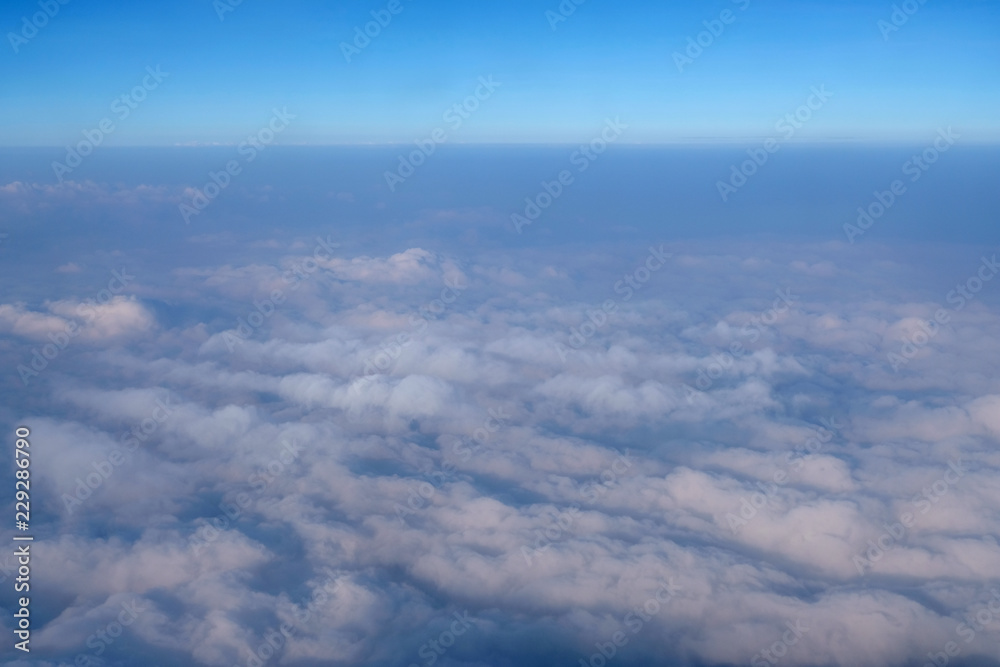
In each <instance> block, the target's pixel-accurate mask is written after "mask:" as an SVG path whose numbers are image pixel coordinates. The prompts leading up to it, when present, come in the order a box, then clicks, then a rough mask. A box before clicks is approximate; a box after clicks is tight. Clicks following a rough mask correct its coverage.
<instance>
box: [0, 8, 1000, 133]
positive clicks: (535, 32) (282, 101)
mask: <svg viewBox="0 0 1000 667" xmlns="http://www.w3.org/2000/svg"><path fill="white" fill-rule="evenodd" d="M401 1H402V6H403V11H402V12H401V13H399V14H398V15H396V16H394V17H393V20H392V22H391V23H390V24H389V25H388V26H387V27H386V28H385V29H384V30H383V31H382V33H381V34H380V35H379V36H378V37H377V38H375V39H374V40H373V41H372V43H371V45H370V46H368V47H367V48H365V49H364V50H363V51H362V52H361V53H360V54H357V55H355V56H354V58H353V60H352V62H350V63H348V62H347V61H346V60H345V58H344V56H343V54H342V53H341V49H340V44H341V42H347V41H350V40H351V39H352V37H353V34H354V28H355V27H356V26H360V25H363V24H364V23H365V22H366V21H369V20H371V16H370V12H371V11H372V10H378V9H382V8H384V7H385V6H386V4H387V2H371V3H364V4H362V3H321V2H315V1H308V0H301V1H296V2H283V3H280V4H279V3H265V2H260V1H259V0H247V1H245V2H243V3H242V4H240V5H238V6H236V7H235V8H234V9H233V11H231V12H226V13H225V15H224V20H220V18H219V16H218V13H217V11H216V9H215V8H214V7H213V3H212V2H211V1H210V0H197V1H195V0H179V1H176V2H170V3H128V4H125V5H122V4H120V3H111V2H100V1H97V0H71V1H70V2H69V3H68V4H66V5H61V6H60V7H59V11H58V13H57V14H56V16H54V17H53V18H52V19H51V20H50V21H49V22H48V25H46V26H44V27H43V28H41V29H40V30H39V31H38V34H37V35H36V36H34V37H33V38H31V39H30V40H28V42H27V43H23V44H19V45H18V50H17V53H15V50H14V48H13V46H12V45H11V39H10V36H9V33H11V32H14V33H17V32H19V31H20V30H21V26H22V17H24V16H29V15H31V14H33V13H35V12H38V11H39V5H38V4H37V2H29V1H27V0H12V1H10V2H6V3H4V4H3V9H2V11H0V27H2V29H3V31H4V35H5V39H4V42H5V43H4V45H3V46H2V49H0V51H2V53H3V55H0V81H2V82H3V84H2V87H0V145H8V146H11V145H18V146H25V145H27V146H31V145H38V146H65V145H67V144H69V143H70V142H74V141H78V140H79V138H80V137H81V133H82V132H83V131H84V130H87V129H90V128H93V127H96V126H97V124H98V123H99V121H100V120H101V119H102V118H105V117H113V114H112V113H111V112H110V106H111V103H112V102H113V100H114V99H115V98H116V97H118V96H119V95H121V94H123V93H125V92H127V91H128V90H130V89H131V88H132V87H134V86H136V85H137V84H139V83H140V81H141V80H142V77H143V76H144V73H145V68H146V67H147V66H154V67H155V66H156V65H159V66H161V67H162V69H163V71H165V72H169V73H170V76H169V78H167V79H166V81H164V83H163V84H162V85H161V86H160V87H159V88H158V89H156V90H154V91H152V92H151V93H150V94H149V97H148V98H147V100H146V101H145V102H143V103H142V105H141V106H140V107H139V109H137V110H136V112H135V113H134V114H132V115H131V116H130V117H129V118H127V119H125V120H123V121H121V122H119V123H116V131H115V132H114V133H113V134H112V135H111V136H110V137H109V138H108V140H107V145H174V144H190V143H197V144H213V143H220V144H232V143H238V142H239V141H240V140H242V138H244V137H245V136H246V134H247V133H248V132H252V131H255V130H256V129H258V128H260V127H262V126H263V125H264V124H265V123H266V122H267V120H268V119H269V118H270V114H271V109H272V108H273V107H279V108H281V107H287V108H288V110H289V111H290V112H292V113H295V114H297V116H298V118H297V119H296V122H295V123H294V124H293V126H292V127H291V128H289V130H288V131H287V132H286V133H284V134H283V135H282V136H281V137H280V141H281V142H282V143H290V144H345V143H346V144H352V143H408V142H410V141H413V140H414V139H417V138H419V137H425V136H427V135H429V133H430V131H431V130H433V129H434V128H436V127H446V124H445V123H444V122H443V120H442V114H443V113H444V111H445V110H446V109H448V108H449V107H451V106H452V105H453V104H455V103H456V102H459V101H460V100H462V99H463V98H465V97H466V96H467V95H469V94H470V93H472V92H473V90H474V89H475V88H476V86H477V79H478V78H479V77H480V76H484V75H493V77H494V78H495V80H496V81H498V82H500V83H501V84H502V86H501V87H500V89H499V90H497V92H496V93H495V95H494V96H493V97H492V98H490V99H489V100H487V101H486V102H485V103H484V104H483V106H482V108H481V109H480V110H478V111H477V112H476V113H475V114H474V115H473V116H472V117H471V118H470V119H469V120H468V122H466V123H465V124H464V125H463V127H461V128H460V129H459V130H456V131H453V132H449V141H451V142H456V143H457V142H470V143H473V142H487V143H493V142H501V143H508V142H510V143H523V142H532V143H535V142H540V143H560V142H577V141H581V140H586V139H589V138H590V137H591V136H593V134H594V132H595V131H597V130H599V129H600V127H601V126H602V125H603V122H604V119H605V118H607V117H615V116H620V117H621V118H622V120H623V121H625V122H628V123H629V124H630V125H631V128H630V131H629V134H628V136H627V137H626V138H625V141H626V142H635V143H657V142H672V141H678V140H680V141H690V140H719V139H722V140H725V139H737V140H738V139H744V138H748V137H765V136H770V135H773V134H774V133H775V131H774V125H775V122H776V121H777V120H778V119H780V118H781V117H783V116H784V115H785V114H787V113H789V112H792V111H794V110H795V109H796V107H798V106H799V105H800V104H802V103H803V102H804V101H805V100H806V98H807V97H808V95H809V90H810V87H811V86H814V85H820V84H825V85H826V86H827V88H828V89H829V90H830V91H831V92H833V93H834V97H833V98H832V99H831V100H830V101H829V102H828V103H827V104H826V105H824V106H823V108H821V109H820V110H819V111H817V112H816V114H815V117H814V118H813V119H812V120H811V121H810V122H809V123H807V124H806V125H805V126H804V127H803V128H802V129H801V131H799V132H798V133H797V134H796V139H804V140H830V139H852V140H864V141H886V140H888V141H897V140H900V141H914V140H917V141H922V140H923V139H924V138H925V137H926V136H928V135H929V134H933V132H934V130H935V129H936V128H937V127H939V126H947V125H953V126H955V127H956V128H962V129H963V130H964V132H965V135H964V136H965V137H966V140H967V141H982V142H995V141H997V140H1000V124H998V121H997V118H1000V114H998V111H1000V85H998V83H1000V72H998V69H997V63H998V62H1000V31H998V27H1000V5H998V4H997V3H996V2H994V1H992V0H966V1H963V2H947V1H945V0H928V2H927V3H926V4H924V5H922V6H920V9H919V10H918V11H917V12H916V13H915V14H914V15H913V16H912V17H911V18H909V20H908V21H907V22H906V23H905V24H904V25H902V26H901V27H900V29H899V30H898V31H894V32H892V33H891V34H890V35H889V37H888V39H884V38H883V34H882V32H881V31H880V29H879V25H878V22H879V21H880V20H885V21H888V20H889V19H890V16H891V15H892V12H893V5H892V3H891V2H883V1H874V0H847V1H844V0H837V1H811V2H781V1H764V0H750V2H749V5H748V6H746V8H745V10H741V9H740V7H742V6H744V5H745V0H741V1H740V2H731V1H729V0H725V1H723V0H714V1H712V2H705V3H660V2H646V1H637V2H629V3H611V2H607V1H606V0H603V1H602V0H589V1H588V2H585V3H584V4H582V5H581V6H580V7H578V8H577V10H576V11H575V13H574V14H573V15H572V16H570V17H569V18H568V20H566V21H564V22H561V23H559V24H558V26H557V27H556V29H555V30H553V29H552V27H551V26H550V23H549V20H548V19H547V18H546V11H556V10H557V8H558V5H559V3H558V2H557V0H551V1H548V2H524V1H519V0H511V1H509V2H504V3H496V4H487V3H469V2H434V1H432V0H419V1H416V2H413V1H407V0H401ZM678 4H680V6H678ZM331 5H337V6H331ZM727 9H729V10H731V11H732V12H733V13H734V15H735V16H736V20H735V21H734V22H733V23H732V24H730V25H728V26H726V27H725V31H724V32H723V33H722V34H721V35H720V36H719V37H718V38H717V39H716V40H715V41H714V43H712V44H711V45H710V46H708V47H707V48H706V49H705V51H704V53H703V54H702V55H700V56H699V57H698V58H697V59H696V60H695V61H694V62H693V63H691V64H689V65H688V66H687V67H686V68H685V69H684V71H683V72H679V71H678V69H677V67H676V66H675V64H674V61H673V57H672V55H673V53H674V52H675V51H682V50H684V49H685V48H686V46H687V43H688V41H687V40H688V38H689V37H695V36H696V35H697V34H698V32H699V31H702V30H704V27H703V25H702V22H703V21H710V20H713V19H716V18H718V17H719V15H720V13H721V12H723V11H724V10H727Z"/></svg>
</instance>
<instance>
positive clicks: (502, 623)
mask: <svg viewBox="0 0 1000 667" xmlns="http://www.w3.org/2000/svg"><path fill="white" fill-rule="evenodd" d="M18 187H19V188H20V187H21V186H18ZM14 190H18V188H14ZM15 194H16V193H15ZM445 221H447V220H445ZM311 245H312V242H311V241H310V242H308V243H305V242H303V243H298V244H294V243H293V244H291V245H289V244H287V243H275V244H267V245H266V247H263V248H258V249H257V250H261V251H265V252H270V251H273V252H274V253H275V259H274V260H273V261H269V260H266V259H261V256H260V255H255V256H254V258H253V260H252V261H250V260H249V259H245V260H243V261H240V260H239V258H238V257H235V256H225V257H219V258H218V259H217V261H216V263H215V264H212V265H190V264H188V263H186V262H180V264H181V265H178V266H171V267H169V270H168V272H167V281H168V283H169V286H164V287H162V288H157V289H159V290H160V292H158V293H160V294H162V297H163V299H164V300H169V301H170V304H171V307H173V308H182V307H189V308H191V309H192V310H191V312H194V313H198V314H200V315H203V317H199V318H197V320H196V321H195V319H193V318H191V317H188V318H174V319H171V318H166V317H164V318H160V317H155V318H154V316H153V315H152V310H151V307H150V306H147V305H144V303H143V302H140V301H138V300H135V299H131V298H126V297H116V298H115V299H114V300H111V301H109V302H108V303H106V304H104V305H102V306H100V308H101V309H103V310H99V309H98V308H97V307H95V309H94V317H93V321H92V322H88V321H85V318H81V316H80V313H79V312H78V310H77V309H78V307H79V305H80V304H79V303H77V302H75V301H72V300H61V301H60V300H56V301H50V302H47V303H46V305H45V307H44V310H38V309H29V308H27V307H26V306H24V305H23V304H22V302H20V301H18V302H12V303H9V304H6V305H3V306H0V327H2V331H3V333H4V339H3V344H4V346H3V347H0V352H2V351H3V350H6V349H10V346H11V345H15V344H16V343H17V342H18V341H27V342H28V343H29V344H35V341H38V340H41V339H43V338H44V337H46V336H47V335H48V334H49V333H50V332H51V331H52V330H54V329H59V328H60V327H64V326H65V325H66V324H67V323H68V322H70V321H79V322H80V326H81V331H82V332H83V334H82V335H84V337H85V338H87V340H88V341H89V342H90V343H91V344H92V345H96V346H101V345H103V344H106V347H105V348H104V349H101V350H100V352H99V354H96V355H89V356H83V355H80V356H79V357H74V358H73V359H67V360H66V363H65V364H64V365H63V366H62V367H61V368H60V371H59V373H60V382H58V383H52V384H51V385H43V387H42V389H40V390H39V391H45V392H47V393H46V394H45V395H44V396H42V397H40V399H42V398H43V399H44V401H42V400H38V401H36V402H25V403H24V405H23V408H22V409H23V413H24V414H26V415H27V416H25V417H21V416H20V415H19V416H18V419H17V421H18V423H27V424H29V425H30V426H31V427H32V431H33V432H32V438H33V442H34V443H37V444H33V449H32V453H33V456H35V457H36V458H35V459H33V460H32V474H33V477H32V483H33V487H32V488H33V489H34V493H36V494H37V500H36V503H37V508H38V511H39V512H40V514H39V519H38V523H37V524H36V525H37V531H38V539H39V542H38V545H39V547H41V545H44V548H39V549H38V551H37V558H36V560H35V561H34V569H33V574H32V577H33V579H32V586H33V594H34V595H35V596H37V597H36V599H37V600H38V602H37V603H36V604H37V607H36V609H37V610H38V611H37V612H35V613H37V617H36V618H37V621H36V622H37V626H36V631H37V634H36V635H34V637H35V642H36V645H37V649H34V647H33V653H35V652H37V657H38V659H39V660H40V661H43V662H44V661H48V663H49V664H52V665H64V664H73V661H74V660H75V658H76V656H78V655H81V654H82V655H83V656H84V657H85V658H91V659H93V660H94V661H95V662H94V663H93V664H118V663H121V664H140V663H139V662H136V661H137V660H138V661H140V662H141V664H161V665H192V664H198V665H209V666H211V665H218V666H220V667H232V666H233V665H241V666H242V665H289V666H292V667H295V666H302V667H305V666H307V665H327V664H329V665H333V664H336V665H379V666H382V665H385V666H389V665H421V666H423V665H431V664H437V665H456V666H458V665H464V666H469V665H491V666H492V665H511V666H513V665H519V666H520V665H551V664H567V665H571V664H581V661H582V664H584V665H600V664H605V663H608V664H619V665H622V666H623V667H624V666H628V665H649V664H663V665H667V664H670V665H748V664H749V665H755V666H756V665H762V664H767V665H775V664H785V665H816V666H817V667H818V666H828V665H850V666H855V665H857V666H869V665H870V666H876V665H879V666H881V665H899V666H903V665H919V664H924V663H925V662H927V661H928V660H931V661H932V662H933V658H931V657H928V654H930V656H937V655H939V654H940V655H945V653H943V652H945V651H948V652H950V653H951V654H952V655H950V656H949V660H950V661H951V662H949V664H1000V663H997V662H996V659H995V657H992V656H996V655H997V651H998V650H1000V633H998V631H997V628H1000V606H998V604H996V603H994V605H993V608H994V609H995V610H996V611H990V606H989V605H990V604H991V601H994V600H1000V545H998V543H997V539H996V538H997V536H998V535H1000V490H998V487H997V485H996V483H995V479H996V475H997V473H998V471H1000V453H998V449H997V444H998V443H1000V417H998V415H1000V385H998V383H1000V380H998V379H997V378H1000V348H998V347H997V344H996V342H995V340H996V334H997V333H998V332H1000V313H998V312H997V310H996V308H995V307H994V306H993V304H995V303H997V302H996V299H993V300H990V298H988V295H986V294H983V295H982V296H981V297H979V300H978V301H977V302H976V303H974V304H971V305H968V306H967V307H964V308H962V309H958V308H952V309H951V311H950V313H951V318H950V321H949V322H948V324H947V326H942V327H940V329H938V330H936V333H935V335H934V336H932V337H930V336H929V337H928V340H927V341H925V342H921V343H920V344H919V345H917V346H916V347H917V348H918V349H916V350H915V351H913V353H907V356H906V359H907V362H906V363H905V364H902V365H898V364H897V367H895V368H894V367H893V364H892V362H891V360H890V358H889V356H888V355H889V353H896V352H898V351H899V347H898V346H899V345H901V344H903V343H904V342H905V341H906V340H910V341H911V342H912V341H913V336H914V335H915V332H917V331H920V330H922V323H925V322H926V320H927V319H928V318H931V317H934V313H935V312H936V311H937V310H938V309H939V308H944V307H948V306H947V305H946V303H947V294H948V291H949V289H951V288H950V287H948V281H943V282H942V283H941V284H938V283H934V281H925V282H926V284H927V285H928V286H925V287H921V288H920V289H915V288H908V289H907V290H903V289H901V288H899V287H898V286H897V284H898V283H899V280H900V276H905V275H906V274H907V271H909V270H911V269H910V268H908V267H909V266H910V264H908V262H911V260H909V259H907V257H908V256H907V255H906V253H905V252H904V251H903V250H897V251H896V255H895V256H896V257H897V258H898V260H897V261H894V262H884V261H876V260H878V258H879V257H880V255H885V254H886V253H885V250H884V249H878V248H875V247H874V244H873V245H872V246H871V249H869V250H859V249H857V248H847V247H846V246H844V245H843V244H827V245H824V246H801V245H800V246H793V245H781V244H772V245H769V246H759V247H758V246H755V245H753V244H745V243H741V244H736V243H733V244H728V245H727V244H726V243H725V242H722V241H716V242H713V244H712V246H711V247H705V246H704V245H703V244H699V243H694V242H692V243H688V244H680V243H678V244H674V246H672V247H670V248H669V249H668V250H669V251H670V252H673V258H672V259H670V260H669V261H667V262H666V263H665V264H664V265H663V266H662V267H661V268H660V269H658V270H657V271H656V272H654V273H652V274H642V273H637V272H636V268H635V267H637V266H641V265H643V258H644V257H645V254H646V252H647V249H646V248H645V247H642V248H638V249H637V248H617V247H608V248H602V249H601V253H600V254H601V259H600V261H599V262H596V263H595V260H594V258H595V257H596V256H598V254H599V253H597V252H596V250H593V249H590V250H588V251H586V252H581V253H577V254H570V253H568V252H562V251H557V250H549V251H541V250H534V251H524V252H523V253H516V252H506V253H503V254H502V255H501V254H496V255H491V254H488V253H486V254H482V255H471V256H453V255H449V254H447V253H444V252H437V251H434V252H432V251H430V250H422V249H417V248H412V247H411V249H409V250H406V249H405V248H406V247H407V246H403V248H404V249H403V250H401V251H399V252H396V253H395V254H393V253H392V252H389V253H382V254H377V253H376V255H377V256H372V255H370V254H369V255H362V256H357V257H353V258H352V257H342V256H339V255H338V256H333V255H332V254H331V255H330V258H328V259H317V260H316V266H317V267H319V268H317V274H316V275H315V276H314V277H312V278H309V279H303V280H301V281H298V282H295V283H291V282H289V281H286V280H284V279H283V276H284V275H286V272H287V271H288V270H290V267H295V266H299V267H301V266H302V264H301V263H299V264H296V262H297V261H299V260H297V259H296V257H295V256H294V253H295V252H298V251H299V250H303V251H306V252H308V249H309V248H310V247H311ZM407 245H412V244H407ZM422 246H424V247H429V246H427V244H425V243H423V242H422ZM657 247H659V246H657ZM282 248H292V254H287V252H286V251H283V250H282ZM955 252H956V253H958V252H959V250H956V251H955ZM863 253H869V254H863ZM977 258H978V255H976V254H975V253H973V255H972V256H971V258H970V259H969V262H970V263H971V264H970V266H971V268H970V269H969V272H970V274H971V271H972V269H974V268H975V266H976V263H977V262H978V259H977ZM915 261H916V260H912V262H915ZM914 265H915V264H914ZM554 267H558V268H554ZM320 269H321V271H320ZM320 275H322V276H323V279H317V278H319V277H320ZM643 275H646V276H648V280H646V281H645V282H643V281H642V280H640V278H642V277H643ZM960 275H962V274H961V273H960ZM330 278H333V279H330ZM626 279H628V280H632V281H633V282H634V283H635V284H634V286H630V287H629V289H628V290H625V289H624V288H622V287H621V286H622V285H623V284H627V281H626ZM151 281H154V282H155V277H151ZM623 281H625V282H623ZM931 283H934V284H931ZM293 285H298V288H296V289H293ZM449 285H450V286H451V287H448V286H449ZM446 288H448V289H450V290H451V291H450V292H449V291H446ZM275 290H282V291H283V296H284V297H285V298H283V299H282V300H281V301H280V303H273V304H271V305H273V306H274V308H273V310H271V309H269V308H267V307H263V308H259V307H258V304H262V303H263V301H262V299H265V298H268V299H269V298H271V295H272V293H273V292H274V291H275ZM206 303H210V304H213V306H212V309H207V308H205V309H203V310H198V309H197V308H198V307H199V306H203V305H204V304H206ZM178 304H180V305H178ZM157 312H160V311H157ZM253 312H258V313H260V315H259V316H258V317H257V318H256V319H252V318H250V317H249V315H248V314H249V313H253ZM241 320H242V322H243V323H245V324H243V326H246V327H247V329H246V330H242V329H241V324H240V321H241ZM255 321H256V322H259V324H254V323H253V322H255ZM126 335H128V336H132V338H128V337H126ZM234 336H235V338H234ZM117 339H121V340H125V341H127V342H129V344H128V345H120V344H114V345H113V344H111V342H112V341H114V340H117ZM234 340H235V341H236V342H235V343H234ZM921 340H923V339H921ZM132 342H134V343H135V344H132ZM139 343H141V344H139ZM22 345H23V343H22ZM900 354H902V353H900ZM20 400H22V399H20V398H18V397H15V403H14V404H15V405H19V403H17V401H20ZM25 400H26V399H25ZM33 499H35V497H33ZM10 536H11V535H10V531H9V530H8V531H7V532H6V533H5V534H4V535H2V536H0V538H3V537H6V538H8V539H9V538H10ZM0 566H2V567H4V568H9V567H10V564H9V563H7V562H5V561H3V560H2V559H0ZM6 571H9V570H6ZM123 605H125V606H128V605H132V606H133V607H134V608H136V609H141V610H142V611H141V612H139V613H138V614H137V617H136V619H135V620H134V622H130V623H129V624H128V625H127V627H125V626H123V627H121V628H116V629H115V632H118V630H121V632H120V637H116V638H115V641H113V642H110V643H106V642H104V640H103V639H99V637H100V635H99V634H95V633H97V632H98V631H104V630H106V629H107V628H108V627H109V624H113V623H115V622H117V621H116V619H117V618H118V615H119V614H122V613H123ZM987 615H988V617H987ZM123 618H124V617H123ZM977 619H978V620H977ZM987 621H988V622H987ZM4 623H5V624H6V625H7V627H8V629H9V627H10V620H7V621H5V622H4ZM962 624H965V625H962ZM111 627H114V626H111ZM970 633H971V635H970ZM95 637H97V638H95ZM970 637H971V639H970ZM109 638H110V636H109ZM967 640H969V641H967ZM616 642H617V643H616ZM949 642H954V644H949ZM97 647H101V655H97V651H98V648H97ZM946 647H948V648H946ZM956 650H957V651H958V655H957V656H956V655H954V654H955V652H956ZM612 653H613V654H614V657H613V659H612V658H611V657H610V656H611V654H612ZM963 660H964V661H966V662H965V663H963V662H962V661H963ZM974 660H979V661H980V662H978V663H974V662H972V661H974ZM990 660H993V662H990ZM39 664H42V663H41V662H40V663H39Z"/></svg>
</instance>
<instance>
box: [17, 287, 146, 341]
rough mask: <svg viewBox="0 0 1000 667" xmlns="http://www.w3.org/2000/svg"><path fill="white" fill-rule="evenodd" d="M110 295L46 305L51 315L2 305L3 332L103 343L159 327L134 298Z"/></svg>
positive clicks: (32, 337)
mask: <svg viewBox="0 0 1000 667" xmlns="http://www.w3.org/2000/svg"><path fill="white" fill-rule="evenodd" d="M107 294H108V298H107V299H102V300H100V301H98V300H95V299H87V300H85V301H75V300H66V299H64V300H60V301H52V302H47V303H46V304H45V307H46V309H47V310H48V312H43V311H34V310H31V309H29V308H28V307H27V306H26V305H25V304H23V303H14V304H0V331H2V332H4V333H11V334H15V335H17V336H23V337H25V338H30V339H35V340H51V339H52V337H53V336H56V337H64V336H70V337H72V338H75V339H77V340H83V341H90V342H100V341H104V340H107V339H111V338H121V337H127V336H136V335H141V334H144V333H147V332H149V331H150V330H151V329H153V328H154V327H155V326H156V317H155V315H154V314H153V313H152V312H151V311H150V310H149V309H148V308H147V307H146V306H144V305H143V304H142V302H141V301H139V300H138V299H137V298H136V297H135V296H125V295H116V296H111V294H110V292H108V293H107Z"/></svg>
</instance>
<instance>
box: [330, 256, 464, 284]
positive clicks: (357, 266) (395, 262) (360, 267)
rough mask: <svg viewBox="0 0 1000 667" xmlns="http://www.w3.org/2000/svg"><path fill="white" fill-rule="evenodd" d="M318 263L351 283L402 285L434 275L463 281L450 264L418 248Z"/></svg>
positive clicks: (431, 277) (430, 278) (457, 271)
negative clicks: (377, 255)
mask: <svg viewBox="0 0 1000 667" xmlns="http://www.w3.org/2000/svg"><path fill="white" fill-rule="evenodd" d="M320 264H321V265H322V266H323V267H324V268H326V269H328V270H330V271H332V272H333V273H334V275H336V276H337V278H339V279H340V280H349V281H355V282H364V283H391V284H402V285H406V284H411V283H419V282H425V281H429V280H432V279H433V278H435V277H438V276H440V277H443V278H445V279H451V280H452V281H457V282H465V280H464V275H463V274H462V272H461V270H460V269H459V268H458V267H457V266H456V265H455V264H454V263H452V262H450V261H448V260H443V259H441V258H439V257H438V256H437V255H435V254H434V253H432V252H429V251H427V250H423V249H422V248H410V249H409V250H404V251H403V252H398V253H396V254H394V255H391V256H389V257H354V258H351V259H342V258H339V257H333V258H329V259H324V260H322V261H321V262H320Z"/></svg>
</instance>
